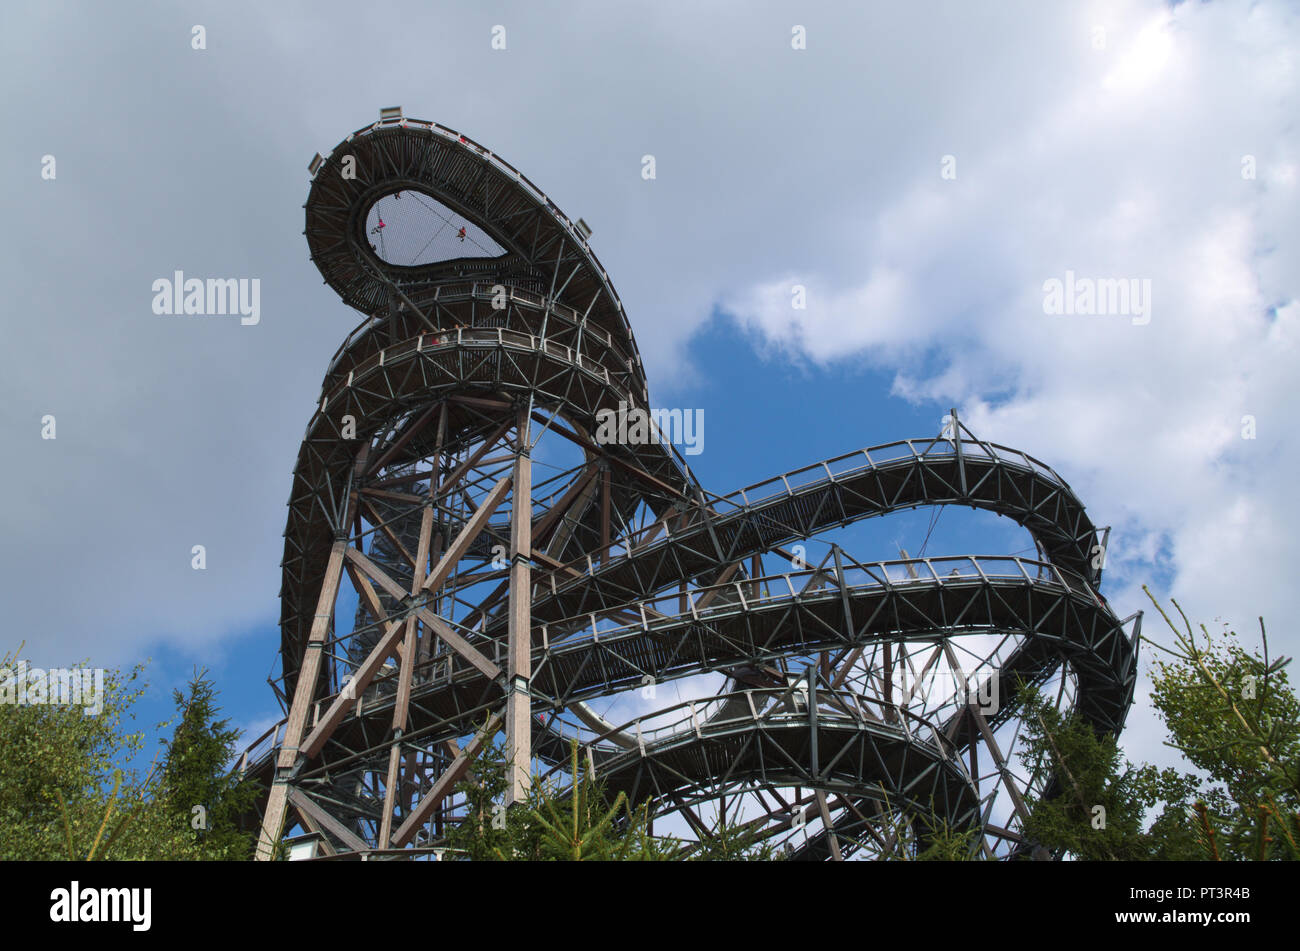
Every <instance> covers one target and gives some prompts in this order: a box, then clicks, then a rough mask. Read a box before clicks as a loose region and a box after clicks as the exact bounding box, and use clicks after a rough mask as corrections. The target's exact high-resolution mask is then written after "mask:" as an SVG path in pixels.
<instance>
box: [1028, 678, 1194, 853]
mask: <svg viewBox="0 0 1300 951" xmlns="http://www.w3.org/2000/svg"><path fill="white" fill-rule="evenodd" d="M1019 703H1020V709H1021V710H1022V711H1024V723H1025V733H1024V738H1023V741H1022V742H1023V744H1024V746H1023V749H1022V751H1021V758H1022V759H1023V761H1024V762H1025V765H1026V767H1027V768H1029V769H1030V770H1031V771H1032V773H1033V774H1034V778H1035V779H1038V780H1051V782H1050V784H1048V785H1047V788H1048V789H1049V790H1051V791H1052V792H1054V793H1055V795H1042V796H1034V795H1032V794H1028V795H1026V797H1025V800H1026V806H1027V808H1028V810H1029V817H1028V819H1027V820H1026V821H1025V823H1024V827H1023V833H1024V835H1025V836H1026V838H1028V839H1029V840H1030V841H1031V842H1034V843H1036V844H1040V845H1042V846H1043V847H1045V848H1047V849H1048V850H1049V851H1051V852H1055V853H1062V852H1065V853H1069V854H1070V855H1072V856H1074V857H1075V858H1077V859H1082V860H1109V861H1134V860H1159V859H1194V858H1200V852H1199V846H1198V844H1197V842H1196V836H1195V835H1194V833H1193V831H1192V828H1191V825H1190V821H1189V807H1190V804H1191V798H1192V797H1193V795H1194V794H1195V793H1196V791H1197V790H1198V788H1199V781H1198V780H1197V779H1196V777H1195V776H1192V775H1191V774H1180V773H1178V772H1177V770H1173V769H1163V770H1161V769H1157V768H1156V767H1154V766H1152V765H1150V764H1142V765H1140V766H1135V765H1134V764H1132V763H1130V762H1128V761H1127V760H1125V759H1124V758H1123V757H1122V756H1121V754H1120V751H1119V744H1118V742H1117V740H1116V739H1115V737H1113V736H1110V735H1108V734H1102V733H1098V732H1097V731H1096V730H1094V729H1093V727H1092V726H1091V724H1089V723H1088V722H1087V721H1086V720H1084V719H1083V718H1082V717H1080V716H1077V715H1075V714H1072V713H1070V714H1062V713H1061V712H1060V711H1059V710H1057V709H1056V708H1055V707H1054V706H1053V705H1052V704H1050V703H1048V702H1047V701H1046V700H1045V699H1044V698H1043V697H1042V696H1041V695H1040V694H1039V693H1038V692H1037V691H1035V690H1033V689H1032V688H1027V687H1022V689H1021V691H1020V693H1019ZM1031 785H1032V786H1034V787H1035V788H1043V787H1042V786H1041V785H1039V783H1031ZM1157 806H1160V807H1161V808H1160V814H1159V816H1158V817H1157V818H1156V820H1155V821H1154V823H1153V824H1152V825H1151V827H1150V828H1145V827H1144V821H1145V817H1146V815H1147V813H1148V812H1149V811H1150V810H1152V809H1153V808H1155V807H1157Z"/></svg>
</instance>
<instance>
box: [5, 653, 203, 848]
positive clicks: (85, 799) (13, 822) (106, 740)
mask: <svg viewBox="0 0 1300 951" xmlns="http://www.w3.org/2000/svg"><path fill="white" fill-rule="evenodd" d="M19 651H21V646H20V647H19ZM17 664H18V652H15V653H13V654H11V655H6V656H4V657H3V658H0V668H9V669H11V670H12V669H14V668H16V666H17ZM143 670H144V666H143V665H137V666H135V667H134V668H132V669H131V670H129V671H127V672H125V673H124V672H122V671H119V670H108V671H106V672H105V676H104V689H103V697H102V701H101V703H102V709H101V711H100V712H99V713H98V714H89V713H86V712H85V710H84V709H83V708H82V707H80V706H72V705H67V704H17V703H3V704H0V751H3V753H0V755H2V756H3V768H0V860H42V859H69V860H73V859H75V860H88V859H100V860H133V859H189V860H198V859H209V858H221V857H227V856H226V854H225V850H224V846H223V849H222V850H219V851H218V852H216V853H215V854H214V852H213V850H212V849H210V848H209V847H208V846H207V845H206V844H205V843H204V842H202V841H200V839H199V837H198V836H197V835H196V834H195V832H194V830H192V829H191V828H190V821H189V820H190V815H189V810H188V807H186V808H185V809H184V810H183V811H182V810H181V808H180V805H179V804H178V803H177V802H175V801H173V800H172V799H171V798H169V796H168V795H167V792H166V789H165V788H164V785H163V783H162V781H161V779H160V773H159V769H158V764H157V761H156V759H155V764H154V768H153V769H151V770H150V772H149V774H148V775H147V776H145V777H143V778H141V777H140V775H139V774H138V772H136V771H135V770H133V769H129V768H123V767H121V766H120V765H118V764H123V763H126V762H128V761H129V760H130V759H131V758H132V757H133V756H135V754H137V753H138V752H139V751H140V750H141V749H142V747H143V742H144V737H143V734H142V733H141V732H139V731H134V730H132V729H131V724H132V721H133V720H134V714H133V713H132V712H131V711H132V707H133V705H134V704H135V702H136V701H137V700H138V699H139V698H140V696H141V695H142V694H143V693H144V689H145V687H144V684H143V683H141V682H140V678H141V675H142V673H143ZM210 696H211V695H209V700H210ZM166 725H167V724H160V725H159V726H160V727H165V726H166ZM223 735H228V734H223ZM193 738H194V739H195V740H199V739H200V737H199V736H198V735H197V734H196V735H194V736H193ZM172 744H173V746H176V744H177V740H175V739H174V740H173V741H172ZM188 744H190V740H189V739H186V737H185V735H184V734H182V736H181V739H180V745H179V746H177V747H176V748H177V749H184V748H186V746H187V745H188ZM199 745H202V743H200V744H199ZM221 766H222V767H224V763H222V764H221ZM173 775H174V776H176V777H179V776H180V775H181V773H179V772H178V773H174V774H173ZM191 775H192V776H193V775H194V774H191ZM227 844H228V843H227Z"/></svg>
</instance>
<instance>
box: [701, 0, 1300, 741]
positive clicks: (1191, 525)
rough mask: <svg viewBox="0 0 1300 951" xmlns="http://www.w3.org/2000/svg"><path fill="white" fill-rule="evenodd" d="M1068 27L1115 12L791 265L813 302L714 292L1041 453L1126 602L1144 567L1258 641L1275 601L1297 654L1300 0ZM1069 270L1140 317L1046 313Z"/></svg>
mask: <svg viewBox="0 0 1300 951" xmlns="http://www.w3.org/2000/svg"><path fill="white" fill-rule="evenodd" d="M1082 22H1085V23H1086V22H1104V23H1106V24H1107V38H1108V41H1107V45H1106V49H1105V50H1102V51H1096V50H1092V49H1090V48H1088V46H1087V44H1076V45H1075V46H1074V47H1071V48H1070V51H1069V52H1068V53H1067V54H1065V55H1063V56H1062V58H1061V62H1060V63H1059V69H1060V70H1061V71H1063V72H1064V73H1066V74H1067V75H1069V76H1070V77H1071V80H1072V81H1071V82H1069V83H1067V84H1064V85H1058V86H1056V87H1051V88H1048V87H1046V86H1044V88H1043V96H1042V97H1041V98H1040V99H1038V100H1037V101H1035V102H1034V103H1032V105H1031V106H1030V107H1029V108H1025V109H1023V110H1021V111H1019V112H1018V113H1016V114H1010V115H990V116H989V120H988V121H989V122H990V123H996V125H995V129H996V132H997V135H995V136H993V137H991V139H989V140H988V141H986V143H985V145H984V146H982V147H979V148H975V149H968V150H966V151H964V152H961V153H960V154H959V155H958V177H957V179H956V180H955V181H942V180H940V179H939V175H938V167H937V162H936V163H935V164H934V166H933V167H931V166H930V165H928V164H925V163H919V164H918V167H917V168H916V169H915V170H914V172H913V175H912V177H911V181H910V182H909V183H908V185H907V187H905V188H903V189H900V190H899V193H898V194H897V195H896V196H895V197H893V198H892V199H891V200H890V201H888V202H883V203H881V205H880V206H879V207H878V208H877V209H876V210H875V212H874V213H873V214H872V215H870V216H867V217H866V218H865V219H864V220H861V221H860V223H859V228H858V235H857V239H856V240H857V246H858V247H859V248H860V255H859V265H858V268H857V272H856V274H854V273H852V272H851V270H850V269H848V268H843V267H836V268H827V269H826V270H824V271H823V272H822V273H819V274H815V275H813V274H805V275H804V280H805V282H806V283H807V284H808V285H809V311H808V312H807V313H806V314H800V315H795V316H792V312H791V309H790V303H789V292H788V290H787V288H788V283H789V280H790V279H788V278H787V277H786V276H785V275H782V276H781V277H779V278H776V279H772V280H759V281H757V282H756V283H754V284H752V285H750V286H749V287H748V288H740V289H736V290H733V291H732V292H730V293H728V294H726V295H724V300H725V303H726V308H727V309H728V310H730V311H731V312H733V313H734V314H735V315H736V317H737V319H738V320H739V321H740V322H741V323H742V324H744V325H745V326H747V327H749V328H750V329H752V330H753V331H755V332H756V333H757V334H758V335H759V336H760V338H761V340H763V341H765V342H766V343H767V344H769V345H774V346H780V347H783V348H786V349H787V350H789V351H791V352H793V353H795V354H797V355H798V356H801V357H804V358H807V359H810V360H812V361H814V362H818V363H824V364H832V363H835V362H836V361H839V360H853V361H858V362H861V361H864V360H865V361H867V362H871V363H874V364H877V365H896V366H898V367H899V372H898V376H897V380H896V384H895V393H896V394H897V395H901V396H904V397H906V398H908V399H911V400H935V401H939V402H940V403H941V405H944V406H946V405H949V404H950V402H955V404H956V405H957V406H959V407H960V411H961V412H962V414H963V418H964V420H965V421H966V422H967V423H968V425H970V426H971V427H972V428H973V430H974V431H975V432H976V433H978V434H980V435H982V436H984V437H985V438H988V439H991V440H994V441H996V442H1000V443H1004V444H1009V445H1014V446H1017V447H1019V448H1022V449H1024V450H1025V451H1027V452H1029V453H1031V454H1033V455H1035V456H1037V457H1038V458H1040V459H1043V460H1044V461H1046V462H1048V463H1049V464H1050V465H1052V466H1053V467H1054V468H1055V469H1056V470H1057V471H1058V472H1060V473H1062V474H1063V475H1064V476H1065V477H1066V478H1067V479H1068V480H1069V481H1070V482H1071V484H1072V485H1073V486H1074V487H1075V488H1076V490H1078V491H1079V492H1080V494H1081V495H1082V497H1083V499H1084V501H1085V503H1086V504H1087V505H1088V506H1089V510H1090V513H1091V514H1092V516H1093V517H1094V520H1096V521H1097V522H1098V523H1099V524H1103V525H1104V524H1107V523H1110V524H1113V525H1114V526H1115V532H1114V534H1113V535H1112V550H1111V553H1110V559H1109V561H1108V568H1109V569H1110V575H1109V581H1108V584H1107V588H1106V590H1107V592H1108V593H1109V595H1110V597H1111V598H1112V601H1113V602H1114V603H1115V604H1116V609H1117V610H1118V611H1120V613H1121V614H1127V613H1129V612H1131V611H1134V610H1139V609H1143V608H1147V609H1149V608H1150V605H1149V603H1148V602H1147V601H1146V599H1145V597H1144V596H1143V595H1142V593H1141V591H1140V584H1141V583H1143V582H1148V583H1152V584H1153V585H1155V586H1156V590H1157V591H1158V593H1166V594H1172V595H1174V596H1176V597H1178V598H1179V599H1180V601H1181V602H1182V603H1183V605H1184V607H1186V608H1188V610H1189V614H1190V615H1191V616H1192V617H1194V618H1201V619H1204V620H1206V621H1207V622H1208V621H1209V620H1210V619H1211V618H1212V617H1214V616H1223V617H1225V618H1227V619H1229V620H1230V621H1231V622H1232V623H1233V624H1234V626H1235V627H1236V628H1237V630H1239V631H1240V632H1242V633H1243V635H1244V636H1245V637H1246V638H1247V639H1250V638H1252V637H1253V636H1254V635H1255V634H1257V632H1258V627H1257V624H1256V623H1255V621H1254V619H1255V617H1256V616H1257V615H1259V614H1264V615H1265V618H1266V620H1267V619H1268V618H1273V619H1275V622H1277V623H1276V626H1275V630H1277V631H1278V632H1279V635H1278V636H1279V640H1281V641H1283V642H1284V643H1285V646H1286V648H1287V649H1288V651H1289V652H1295V651H1296V650H1297V648H1300V637H1298V636H1297V635H1295V634H1294V633H1289V632H1287V633H1282V631H1283V623H1281V622H1284V621H1285V620H1286V619H1288V618H1290V617H1291V616H1294V614H1295V613H1296V611H1297V609H1298V608H1300V600H1298V599H1297V597H1296V594H1295V586H1294V585H1293V584H1292V582H1291V579H1290V577H1289V567H1290V566H1291V565H1293V564H1295V563H1296V561H1297V560H1298V559H1300V541H1297V536H1296V534H1295V533H1294V532H1293V531H1292V529H1291V526H1293V525H1294V524H1295V523H1296V521H1297V518H1298V517H1300V501H1297V499H1296V497H1295V494H1294V484H1293V483H1294V477H1293V475H1292V473H1294V472H1295V471H1297V469H1298V468H1300V448H1298V447H1300V444H1298V443H1297V442H1296V441H1295V440H1293V439H1288V438H1287V437H1288V430H1289V429H1290V427H1291V423H1290V420H1291V418H1292V413H1293V403H1294V396H1295V392H1296V388H1295V384H1294V382H1293V381H1294V373H1295V367H1296V366H1297V356H1298V354H1297V352H1296V340H1297V334H1298V332H1300V303H1297V296H1298V295H1300V287H1298V286H1297V283H1298V282H1297V276H1298V275H1297V263H1298V262H1300V243H1298V242H1297V237H1298V235H1297V222H1298V221H1300V215H1298V214H1297V212H1298V211H1300V208H1298V207H1297V198H1296V190H1295V178H1296V175H1295V168H1296V163H1297V158H1300V149H1298V145H1300V143H1298V142H1297V136H1296V131H1295V124H1294V116H1295V108H1296V102H1297V97H1296V92H1297V79H1296V71H1295V68H1294V65H1295V54H1294V52H1292V51H1293V50H1294V49H1295V48H1296V47H1297V40H1300V29H1297V26H1298V23H1297V18H1296V16H1295V12H1294V11H1293V10H1290V11H1288V10H1286V9H1285V8H1282V7H1280V6H1277V5H1268V4H1258V5H1246V4H1212V5H1204V4H1195V5H1193V4H1184V5H1180V6H1178V7H1176V8H1174V9H1173V10H1162V9H1160V7H1159V6H1158V5H1156V4H1152V3H1127V4H1115V5H1112V6H1110V7H1108V8H1105V9H1103V8H1101V7H1100V6H1098V7H1095V8H1094V9H1093V10H1091V11H1089V13H1088V14H1086V15H1083V16H1082ZM1024 80H1025V82H1027V83H1033V82H1034V77H1032V76H1026V77H1024ZM954 94H955V95H958V96H961V90H956V91H955V92H954ZM966 104H967V106H968V108H970V109H971V110H973V111H978V110H979V109H981V107H982V105H986V104H981V103H978V102H975V101H969V102H967V103H966ZM1245 155H1253V156H1254V157H1255V160H1256V161H1257V162H1258V175H1257V178H1256V179H1255V180H1246V179H1243V177H1242V174H1241V169H1242V157H1243V156H1245ZM1067 270H1073V271H1074V272H1075V274H1077V275H1080V276H1087V277H1094V278H1138V279H1149V280H1150V281H1151V286H1152V305H1153V307H1152V319H1151V321H1150V323H1149V324H1148V325H1145V326H1140V325H1135V324H1134V323H1133V321H1132V320H1130V319H1129V318H1128V317H1122V316H1082V315H1075V316H1049V315H1046V314H1044V313H1043V308H1042V296H1043V290H1042V287H1043V282H1044V281H1045V280H1048V279H1050V278H1063V277H1064V275H1065V272H1066V271H1067ZM936 348H937V349H936ZM935 353H938V354H939V357H938V359H937V360H936V359H934V354H935ZM1246 415H1252V416H1254V417H1255V419H1256V423H1257V427H1258V438H1256V439H1254V440H1247V439H1243V438H1242V426H1243V424H1242V418H1243V416H1246ZM900 435H913V434H900ZM1166 578H1167V579H1168V580H1169V583H1168V585H1167V586H1163V587H1162V586H1161V584H1160V582H1161V581H1162V580H1164V579H1166ZM1156 621H1157V622H1158V621H1159V619H1158V617H1157V618H1156ZM1148 622H1150V617H1148ZM1157 629H1158V625H1156V624H1151V623H1148V625H1147V631H1148V633H1151V632H1153V631H1156V630H1157ZM1275 646H1276V645H1275ZM1279 649H1281V648H1280V647H1279ZM1157 733H1158V730H1157V729H1156V728H1154V727H1150V728H1143V729H1142V730H1141V734H1142V737H1143V741H1142V742H1143V744H1144V745H1147V744H1148V743H1151V742H1154V738H1155V737H1156V735H1157ZM1142 752H1144V753H1152V752H1155V750H1154V749H1143V751H1142Z"/></svg>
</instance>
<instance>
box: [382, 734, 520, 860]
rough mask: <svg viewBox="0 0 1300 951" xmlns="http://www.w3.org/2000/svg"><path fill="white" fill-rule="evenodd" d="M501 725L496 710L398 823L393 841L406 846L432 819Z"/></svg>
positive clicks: (399, 845)
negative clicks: (434, 811) (408, 813)
mask: <svg viewBox="0 0 1300 951" xmlns="http://www.w3.org/2000/svg"><path fill="white" fill-rule="evenodd" d="M500 727H501V714H500V713H494V714H493V715H492V717H491V719H489V720H488V722H487V723H486V724H485V725H484V727H483V729H481V730H479V731H478V733H476V734H474V738H473V739H472V740H470V742H469V745H467V746H466V747H465V748H464V749H463V750H461V751H460V752H459V753H458V754H457V755H456V758H455V759H454V760H452V761H451V764H450V765H449V766H448V767H447V768H446V769H445V770H443V773H442V775H441V776H439V777H438V780H437V782H435V783H434V784H433V788H432V789H430V790H429V792H428V793H427V794H426V795H425V796H424V798H423V799H421V800H420V802H419V804H418V805H417V806H416V807H415V808H414V809H412V810H411V814H410V815H409V816H407V817H406V821H405V822H403V823H402V824H401V826H399V827H398V829H397V831H396V832H395V833H393V843H392V844H393V845H394V846H395V847H397V848H404V847H405V846H406V845H407V844H408V843H409V842H410V841H411V840H412V839H413V838H415V833H416V832H418V831H419V829H420V827H421V826H422V825H424V823H425V822H426V821H428V818H429V816H430V815H431V814H432V813H433V810H434V809H435V808H437V807H438V805H439V804H441V802H442V801H443V800H444V799H446V798H447V796H448V795H450V794H451V791H452V790H453V789H454V788H455V787H456V784H457V783H458V782H460V781H461V779H462V778H464V776H465V773H466V771H467V770H468V769H469V764H470V763H471V762H473V760H474V757H476V756H478V754H479V751H480V750H482V749H483V745H484V744H485V743H486V742H487V741H488V739H489V738H491V737H492V735H493V734H495V733H496V732H497V730H498V729H500Z"/></svg>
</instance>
